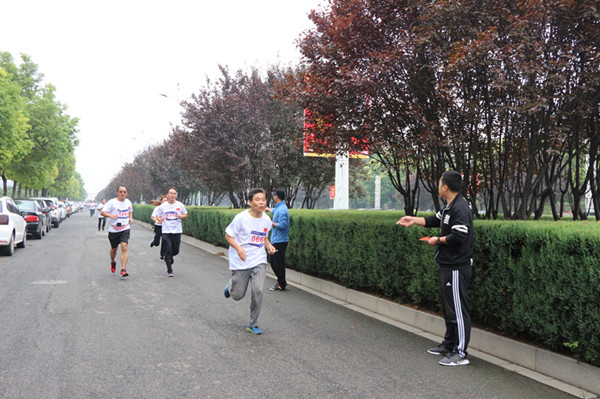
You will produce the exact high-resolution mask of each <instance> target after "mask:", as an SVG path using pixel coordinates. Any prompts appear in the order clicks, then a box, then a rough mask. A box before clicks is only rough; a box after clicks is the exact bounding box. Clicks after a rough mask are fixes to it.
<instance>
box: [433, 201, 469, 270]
mask: <svg viewBox="0 0 600 399" xmlns="http://www.w3.org/2000/svg"><path fill="white" fill-rule="evenodd" d="M425 227H439V228H440V232H439V234H438V235H439V237H446V244H438V246H437V250H436V251H435V260H436V261H437V262H438V264H439V267H440V269H441V270H458V269H463V268H466V267H470V266H471V265H472V260H471V258H472V257H473V246H474V245H475V232H474V231H473V214H472V213H471V208H470V207H469V203H468V202H467V200H466V199H464V197H463V196H462V195H461V194H458V195H457V196H456V198H454V201H452V202H451V203H450V205H447V206H446V207H445V208H444V209H442V210H441V211H439V212H438V213H436V214H435V215H434V216H427V217H425Z"/></svg>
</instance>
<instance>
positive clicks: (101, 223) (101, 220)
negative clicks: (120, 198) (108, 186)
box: [96, 198, 106, 231]
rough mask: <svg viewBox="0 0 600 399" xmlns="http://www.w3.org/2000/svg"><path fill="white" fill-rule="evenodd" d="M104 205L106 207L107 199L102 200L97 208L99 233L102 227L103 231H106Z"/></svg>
mask: <svg viewBox="0 0 600 399" xmlns="http://www.w3.org/2000/svg"><path fill="white" fill-rule="evenodd" d="M104 205H106V198H102V202H100V203H99V204H98V207H97V208H96V210H97V211H98V231H100V226H102V231H104V226H106V218H105V217H104V216H102V209H104Z"/></svg>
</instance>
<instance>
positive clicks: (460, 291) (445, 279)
mask: <svg viewBox="0 0 600 399" xmlns="http://www.w3.org/2000/svg"><path fill="white" fill-rule="evenodd" d="M461 188H462V178H461V175H460V173H458V172H456V171H446V172H444V173H443V174H442V177H441V179H440V181H439V185H438V191H439V194H440V197H441V198H442V199H443V200H445V201H446V203H447V205H446V207H445V208H444V209H442V210H441V211H439V212H438V213H437V214H436V215H435V216H428V217H413V216H404V217H403V218H402V219H400V220H399V221H398V222H397V223H396V224H399V225H402V226H404V227H408V226H411V225H413V224H414V225H417V226H424V227H439V233H438V234H439V235H438V236H437V237H431V238H430V239H429V241H428V242H427V243H428V244H429V245H432V246H435V247H436V251H435V260H436V261H437V262H438V266H439V267H438V279H439V284H440V290H441V296H442V305H443V308H444V321H445V322H446V334H445V335H444V341H443V342H442V343H441V344H439V345H438V346H437V347H435V348H430V349H428V350H427V352H429V353H431V354H433V355H437V356H444V358H443V359H442V360H441V361H440V362H439V363H440V364H441V365H443V366H464V365H467V364H469V359H467V346H468V345H469V339H470V336H471V316H470V315H469V309H468V288H469V281H470V279H471V273H472V268H473V259H472V258H473V246H474V244H475V234H474V231H473V214H472V213H471V207H470V206H469V203H468V202H467V200H465V198H464V197H463V196H462V195H461V194H460V192H461Z"/></svg>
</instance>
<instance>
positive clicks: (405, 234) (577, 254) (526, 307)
mask: <svg viewBox="0 0 600 399" xmlns="http://www.w3.org/2000/svg"><path fill="white" fill-rule="evenodd" d="M134 209H135V211H134V216H135V217H136V218H137V219H140V220H144V221H147V222H150V214H151V212H152V209H153V207H152V206H150V205H134ZM188 210H189V212H190V217H189V218H187V219H185V220H184V232H185V234H189V235H192V236H194V237H197V238H199V239H201V240H203V241H207V242H210V243H212V244H215V245H219V246H224V247H225V246H226V242H225V239H224V231H225V227H226V226H227V225H228V224H229V223H230V222H231V220H232V219H233V217H234V216H235V215H236V214H237V213H238V212H239V211H240V210H232V209H226V208H199V207H189V208H188ZM402 216H403V213H401V212H392V211H323V210H319V211H309V210H298V209H292V210H290V225H291V226H290V244H289V246H288V250H287V252H286V264H287V265H288V266H289V267H290V268H292V269H295V270H298V271H300V272H303V273H307V274H311V275H314V276H318V277H322V278H325V279H330V280H333V281H336V282H339V283H340V284H342V285H344V286H346V287H348V288H353V289H357V290H361V291H366V292H369V293H373V294H376V295H380V296H383V297H386V298H389V299H392V300H394V301H397V302H400V303H408V304H412V305H416V306H418V307H420V308H424V309H429V310H432V311H436V312H439V311H440V310H441V307H440V306H441V305H440V299H439V292H438V290H439V288H438V284H437V273H436V271H437V265H436V263H435V261H434V260H433V255H434V248H433V247H430V246H428V245H426V244H425V243H423V242H421V241H419V238H420V237H422V236H425V235H436V234H437V229H425V228H421V227H414V228H403V227H400V226H397V225H396V224H395V223H396V221H397V220H398V219H400V217H402ZM475 230H476V241H475V254H474V263H475V267H474V273H473V278H472V280H471V287H470V290H469V293H470V307H471V313H472V317H473V321H474V323H476V324H477V325H478V326H480V327H483V328H487V329H491V330H494V331H497V332H501V333H503V334H506V335H509V336H513V337H516V338H520V339H527V340H530V341H533V342H535V343H537V344H539V345H540V346H543V347H546V348H548V349H551V350H553V351H555V352H559V353H564V354H571V355H573V356H575V357H576V358H578V359H580V360H583V361H585V362H587V363H590V364H592V365H595V366H600V334H599V333H598V330H599V329H600V245H599V244H600V223H596V222H566V221H565V222H545V221H528V222H515V221H476V222H475Z"/></svg>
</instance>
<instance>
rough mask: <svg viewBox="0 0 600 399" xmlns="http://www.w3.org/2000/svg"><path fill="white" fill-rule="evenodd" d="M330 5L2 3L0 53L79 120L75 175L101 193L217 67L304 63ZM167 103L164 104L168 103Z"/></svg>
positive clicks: (306, 0) (316, 0)
mask: <svg viewBox="0 0 600 399" xmlns="http://www.w3.org/2000/svg"><path fill="white" fill-rule="evenodd" d="M326 3H327V1H326V0H255V1H248V0H221V1H202V0H171V1H168V2H167V1H151V0H144V1H140V0H120V1H115V0H105V1H102V2H96V1H94V2H92V1H84V0H68V1H67V0H54V1H48V0H34V1H23V0H19V1H9V0H0V5H1V10H2V22H1V23H0V51H8V52H10V53H11V54H12V56H13V58H15V61H16V62H20V56H19V54H20V53H25V54H27V55H29V56H31V57H32V61H33V62H34V63H36V64H38V67H39V71H40V72H41V73H43V74H44V75H45V78H44V83H51V84H52V85H54V86H55V87H56V89H57V91H56V95H57V98H58V100H59V101H61V102H62V103H63V104H66V105H67V107H68V110H67V113H68V114H69V115H70V116H72V117H77V118H79V119H80V122H79V134H78V138H79V146H78V148H77V149H76V151H75V155H76V158H77V166H76V168H77V171H78V172H79V173H80V174H81V175H82V177H83V179H84V182H85V188H86V190H87V192H88V193H90V194H92V193H97V192H98V191H100V190H101V189H103V188H104V187H105V186H106V185H107V184H108V183H109V181H110V179H111V178H112V177H113V176H114V175H115V174H116V173H118V172H119V170H120V169H121V167H122V166H123V164H124V163H125V162H130V161H132V160H133V158H134V157H135V155H136V154H137V153H138V152H140V151H141V150H143V149H144V148H146V147H147V146H149V145H152V144H156V143H160V142H162V141H163V140H164V139H167V138H168V136H169V132H170V129H171V127H170V126H171V124H174V125H176V124H178V123H179V121H180V120H181V118H180V111H181V109H180V106H179V101H181V100H184V99H186V98H188V97H189V96H190V95H191V94H192V93H194V92H197V91H198V89H199V88H200V87H202V86H203V85H204V83H205V81H206V77H207V76H208V77H211V78H214V77H217V76H218V64H222V65H227V66H229V68H230V70H232V71H236V70H237V69H240V68H241V69H246V68H248V67H249V66H257V67H261V68H262V67H266V66H268V65H271V64H274V63H276V62H281V63H282V64H286V65H287V64H289V63H293V64H296V63H298V62H299V61H300V53H299V52H298V50H297V48H296V41H297V39H298V37H299V36H300V34H301V33H302V32H303V31H305V30H306V29H308V28H310V27H312V23H311V22H310V20H309V19H308V14H309V12H310V11H311V10H312V9H315V8H318V7H319V4H326ZM161 94H164V95H166V97H164V96H162V95H161Z"/></svg>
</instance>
